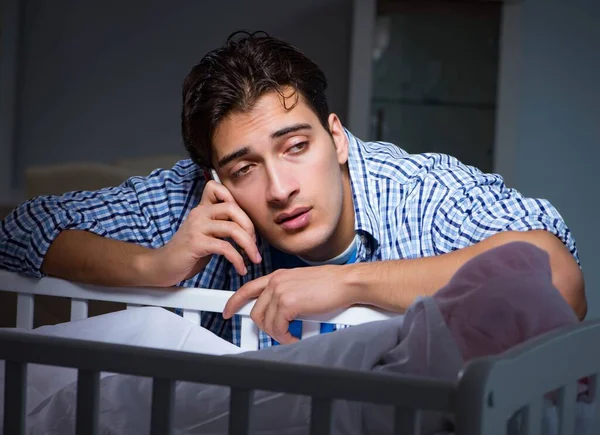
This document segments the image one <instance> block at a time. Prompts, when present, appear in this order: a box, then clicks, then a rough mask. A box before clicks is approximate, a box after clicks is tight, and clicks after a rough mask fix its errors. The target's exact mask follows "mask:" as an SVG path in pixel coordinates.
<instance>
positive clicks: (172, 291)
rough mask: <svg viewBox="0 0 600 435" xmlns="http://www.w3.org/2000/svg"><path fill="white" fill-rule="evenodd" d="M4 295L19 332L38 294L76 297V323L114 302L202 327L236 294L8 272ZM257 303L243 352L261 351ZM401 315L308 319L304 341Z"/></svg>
mask: <svg viewBox="0 0 600 435" xmlns="http://www.w3.org/2000/svg"><path fill="white" fill-rule="evenodd" d="M0 290H6V291H13V292H16V293H18V296H17V325H16V326H17V327H18V328H24V329H32V328H33V312H34V311H33V309H34V303H35V299H34V298H35V295H48V296H60V297H67V298H71V320H80V319H85V318H87V317H88V301H93V300H95V301H110V302H120V303H125V304H127V307H128V308H133V307H137V306H160V307H165V308H180V309H182V310H183V316H184V317H185V318H186V319H188V320H190V321H191V322H193V323H195V324H197V325H199V324H200V320H201V319H200V313H201V312H202V311H206V312H213V313H221V312H223V309H224V308H225V304H226V303H227V301H228V300H229V298H230V297H231V295H232V294H233V293H234V292H232V291H224V290H213V289H201V288H183V287H176V288H175V287H173V288H169V289H159V288H116V287H102V286H93V285H86V284H79V283H75V282H71V281H65V280H62V279H58V278H52V277H44V278H42V279H32V278H28V277H25V276H22V275H19V274H16V273H13V272H9V271H6V270H0ZM253 306H254V301H250V302H248V303H247V304H246V305H244V306H243V307H242V308H241V309H240V310H239V311H238V313H237V314H238V315H240V316H241V319H242V322H241V323H242V325H241V347H242V348H244V349H248V350H254V349H257V348H258V328H257V327H256V325H255V324H254V322H253V321H252V319H251V318H250V312H251V310H252V307H253ZM393 315H397V314H394V313H391V312H389V311H385V310H379V309H375V308H369V307H351V308H349V309H346V310H343V311H339V312H336V313H331V314H327V315H320V316H305V317H300V318H299V320H303V331H302V332H303V333H302V337H303V338H306V337H309V336H311V335H315V334H317V333H318V331H319V329H318V324H319V323H321V322H324V323H333V324H343V325H358V324H362V323H366V322H371V321H376V320H384V319H388V318H390V317H391V316H393Z"/></svg>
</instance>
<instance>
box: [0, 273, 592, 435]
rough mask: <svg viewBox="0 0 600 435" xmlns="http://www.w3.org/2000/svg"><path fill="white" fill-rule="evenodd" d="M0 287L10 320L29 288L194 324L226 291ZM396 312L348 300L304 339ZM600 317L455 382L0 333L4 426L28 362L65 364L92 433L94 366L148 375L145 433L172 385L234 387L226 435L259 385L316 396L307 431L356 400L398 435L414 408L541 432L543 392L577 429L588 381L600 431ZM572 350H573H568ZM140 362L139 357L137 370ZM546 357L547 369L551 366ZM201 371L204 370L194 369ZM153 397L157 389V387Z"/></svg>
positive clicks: (218, 305)
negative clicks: (154, 310) (391, 421)
mask: <svg viewBox="0 0 600 435" xmlns="http://www.w3.org/2000/svg"><path fill="white" fill-rule="evenodd" d="M0 288H1V289H2V290H9V291H15V292H17V293H18V311H17V326H18V327H20V328H27V329H31V328H32V327H33V307H34V297H35V295H54V296H63V297H69V298H71V299H72V302H71V319H72V320H78V319H82V318H85V317H87V304H88V301H89V300H102V301H113V302H121V303H126V304H128V306H129V307H133V306H145V305H152V306H162V307H170V308H181V309H183V310H184V316H185V318H187V319H189V320H190V321H192V322H194V323H196V324H197V323H199V321H200V315H199V312H200V311H211V312H222V310H223V308H224V306H225V303H226V301H227V299H228V298H229V297H230V295H231V292H223V291H215V290H204V289H187V288H186V289H178V290H160V289H130V288H128V289H115V288H110V289H108V288H99V287H94V286H88V285H79V284H75V283H70V282H66V281H63V280H59V279H54V278H43V279H41V280H34V279H29V278H25V277H22V276H19V275H16V274H14V273H10V272H6V271H0ZM251 308H252V303H248V304H247V305H246V306H244V307H243V308H242V309H241V310H240V312H239V314H240V315H242V316H243V317H244V321H243V329H242V331H243V332H242V346H243V347H244V348H245V349H256V347H257V345H258V339H257V330H256V326H255V325H254V324H253V322H252V321H251V319H250V318H249V313H250V310H251ZM390 315H392V314H391V313H389V312H385V311H382V310H374V309H370V308H365V307H353V308H351V309H348V310H346V311H343V312H340V313H335V314H332V315H328V316H317V317H310V318H306V319H303V320H305V322H304V323H303V325H309V326H304V329H303V336H304V334H306V335H312V334H315V333H316V331H317V330H316V328H315V327H314V326H312V325H314V324H316V323H315V322H328V323H336V324H346V325H357V324H360V323H364V322H369V321H375V320H383V319H387V318H389V316H390ZM599 344H600V321H597V320H596V321H587V322H584V323H582V324H579V325H576V326H571V327H567V328H564V329H561V330H557V331H554V332H552V333H548V334H545V335H544V336H541V337H539V338H536V339H534V340H531V341H529V342H527V343H524V344H522V345H520V346H517V347H515V348H514V349H511V350H510V351H508V352H506V353H505V354H503V355H500V356H496V357H486V358H481V359H479V360H476V361H472V362H471V363H469V364H468V365H467V366H466V367H465V368H464V370H463V371H462V373H461V375H460V377H459V379H457V380H456V382H446V381H436V380H432V379H420V378H415V377H403V376H388V375H383V374H376V373H370V372H353V371H348V370H335V369H329V368H324V367H307V366H300V365H294V364H289V363H280V362H265V361H248V360H241V359H236V358H229V357H227V356H222V357H221V356H213V355H200V354H196V355H192V354H186V353H182V352H177V351H171V350H164V351H163V350H157V349H145V348H137V347H135V346H123V345H111V344H109V343H97V342H85V341H81V340H70V339H64V338H59V337H43V336H38V335H31V334H26V333H23V332H18V331H10V330H6V331H0V360H5V361H6V377H5V378H6V380H7V384H6V386H5V388H6V391H5V397H6V400H5V409H4V418H5V419H4V431H5V434H8V435H18V434H22V433H25V432H24V427H25V426H24V413H25V408H24V407H25V405H24V403H25V400H24V394H25V393H24V385H25V382H26V376H27V371H26V366H27V364H28V363H36V364H46V365H55V366H64V367H73V368H77V369H78V370H79V380H78V385H77V388H78V389H77V428H76V430H77V432H76V433H77V435H80V434H85V435H93V434H95V433H97V432H96V430H97V429H96V425H97V421H98V394H99V390H98V389H99V380H98V379H99V378H98V376H99V373H100V372H103V371H109V372H114V373H124V374H131V375H138V376H147V377H151V378H153V382H154V384H153V385H154V387H153V395H152V415H151V433H152V434H153V435H154V434H156V435H158V434H160V435H164V434H171V433H172V423H173V395H174V383H175V382H176V381H188V382H197V383H203V384H214V385H224V386H228V387H230V388H231V399H230V400H231V402H230V403H231V413H230V425H229V433H230V434H248V433H250V432H249V421H250V417H251V412H252V410H251V408H252V394H253V391H255V390H271V391H280V392H284V393H290V394H300V395H306V396H309V397H311V398H312V406H311V434H330V433H331V419H332V403H333V402H334V401H336V400H354V401H360V402H372V403H379V404H385V405H391V406H393V407H394V408H395V410H396V411H395V414H394V415H395V431H394V433H395V434H399V435H400V434H402V435H415V434H421V432H420V421H421V420H420V419H421V415H422V411H424V410H431V411H438V412H443V413H448V414H452V415H453V416H454V421H455V433H456V434H459V435H506V434H507V433H510V435H513V433H515V432H509V431H508V428H507V423H508V421H509V420H510V419H511V417H512V416H514V415H515V413H516V412H519V411H521V412H522V413H521V414H520V415H521V416H522V419H523V421H522V425H523V426H522V430H521V431H519V432H517V433H518V434H519V435H521V434H523V435H542V434H543V433H544V432H542V425H541V420H542V418H541V416H542V398H543V395H544V394H546V393H548V392H549V391H556V392H557V394H558V404H557V408H556V409H557V412H558V426H557V431H556V433H557V434H560V435H581V434H578V433H576V432H575V424H574V415H575V396H576V391H577V381H578V380H579V379H581V378H583V377H588V378H589V379H590V384H589V389H590V393H591V404H590V406H592V407H593V409H594V418H595V423H594V424H593V426H592V428H593V429H592V432H590V433H594V434H600V401H599V400H598V398H597V396H598V392H599V384H600V383H599V382H598V373H599V372H600V345H599ZM573 355H575V357H574V356H573ZM140 358H143V360H144V362H145V363H144V364H143V365H140V364H139V361H140ZM550 363H552V364H550ZM200 365H201V366H202V367H203V368H204V370H197V367H199V366H200ZM154 392H156V393H154Z"/></svg>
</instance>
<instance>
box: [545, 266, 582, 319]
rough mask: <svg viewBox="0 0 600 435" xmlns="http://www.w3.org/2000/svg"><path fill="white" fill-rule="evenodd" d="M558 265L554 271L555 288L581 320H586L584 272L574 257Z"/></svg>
mask: <svg viewBox="0 0 600 435" xmlns="http://www.w3.org/2000/svg"><path fill="white" fill-rule="evenodd" d="M561 263H562V264H560V265H556V267H554V268H553V271H552V275H553V276H552V281H553V282H554V286H555V287H556V288H557V289H558V291H559V292H560V293H561V295H562V296H563V298H565V300H566V301H567V303H568V304H569V305H570V306H571V308H572V309H573V311H574V312H575V314H576V315H577V317H578V318H579V320H584V319H585V318H586V316H587V312H588V304H587V297H586V294H585V281H584V277H583V272H582V271H581V269H580V267H579V265H578V264H577V263H576V262H575V260H574V259H573V257H570V258H567V259H565V260H563V261H562V262H561Z"/></svg>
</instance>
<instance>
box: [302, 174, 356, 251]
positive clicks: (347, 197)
mask: <svg viewBox="0 0 600 435" xmlns="http://www.w3.org/2000/svg"><path fill="white" fill-rule="evenodd" d="M342 185H343V198H342V211H341V213H340V219H339V222H338V225H337V227H336V229H335V230H334V232H333V234H332V235H331V238H330V239H329V240H328V241H327V243H326V244H325V245H326V246H327V249H326V250H324V251H321V254H320V255H319V257H320V258H306V260H308V261H313V262H315V261H318V262H323V261H328V260H331V259H333V258H335V257H337V256H338V255H340V254H342V253H343V252H344V251H345V250H346V249H348V246H350V244H351V243H353V241H354V237H355V235H356V234H355V232H354V222H355V215H354V200H353V198H352V185H351V183H350V173H349V170H348V165H346V166H345V168H344V170H343V171H342Z"/></svg>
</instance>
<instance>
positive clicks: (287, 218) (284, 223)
mask: <svg viewBox="0 0 600 435" xmlns="http://www.w3.org/2000/svg"><path fill="white" fill-rule="evenodd" d="M310 211H311V208H310V207H300V208H296V209H294V210H292V211H290V212H287V213H280V214H279V215H278V216H277V217H276V218H275V223H276V224H278V225H280V226H281V227H282V228H284V229H286V230H297V229H300V228H303V227H305V226H306V225H308V222H309V218H310Z"/></svg>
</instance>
